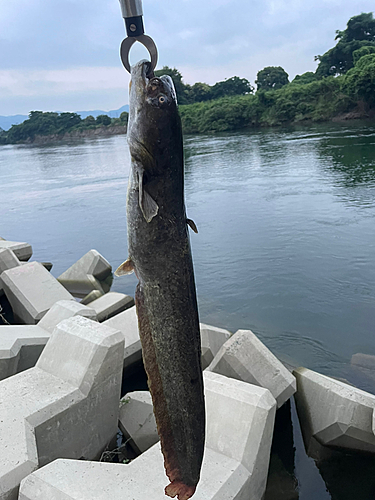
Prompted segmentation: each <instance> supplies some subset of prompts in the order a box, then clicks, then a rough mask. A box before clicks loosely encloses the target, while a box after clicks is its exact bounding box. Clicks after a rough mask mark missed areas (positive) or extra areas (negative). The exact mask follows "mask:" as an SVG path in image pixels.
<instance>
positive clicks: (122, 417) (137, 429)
mask: <svg viewBox="0 0 375 500" xmlns="http://www.w3.org/2000/svg"><path fill="white" fill-rule="evenodd" d="M119 427H120V430H121V431H122V433H123V434H124V436H125V438H126V439H129V444H130V446H131V447H132V448H133V450H134V451H135V452H136V453H137V454H138V455H139V454H140V453H143V452H144V451H146V450H148V449H149V448H151V446H153V445H154V444H155V443H157V442H158V441H159V436H158V429H157V426H156V421H155V415H154V410H153V406H152V398H151V394H150V393H149V391H134V392H129V393H128V394H126V396H124V397H123V398H122V399H121V400H120V412H119Z"/></svg>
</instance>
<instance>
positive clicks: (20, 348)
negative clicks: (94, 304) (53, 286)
mask: <svg viewBox="0 0 375 500" xmlns="http://www.w3.org/2000/svg"><path fill="white" fill-rule="evenodd" d="M77 315H79V316H84V317H86V318H88V319H91V320H93V321H96V313H95V311H94V310H93V309H90V308H89V307H86V306H84V305H82V304H79V303H78V302H76V301H75V300H60V301H59V302H56V304H54V305H53V306H52V307H51V309H50V310H49V311H48V312H47V313H46V314H45V315H44V316H43V318H42V319H41V320H40V321H39V323H38V324H37V325H4V326H1V327H0V380H3V379H4V378H7V377H10V376H11V375H14V374H16V373H19V372H21V371H23V370H27V369H28V368H32V367H33V366H35V364H36V362H37V361H38V358H39V356H40V355H41V353H42V351H43V349H44V346H45V345H46V343H47V341H48V339H49V338H50V336H51V334H52V333H53V330H54V329H55V327H56V326H57V325H58V324H59V323H60V322H61V321H63V320H64V319H68V318H71V317H72V316H77Z"/></svg>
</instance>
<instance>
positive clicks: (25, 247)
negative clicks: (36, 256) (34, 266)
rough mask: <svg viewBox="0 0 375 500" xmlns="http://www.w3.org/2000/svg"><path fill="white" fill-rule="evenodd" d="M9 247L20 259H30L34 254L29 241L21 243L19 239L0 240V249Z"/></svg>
mask: <svg viewBox="0 0 375 500" xmlns="http://www.w3.org/2000/svg"><path fill="white" fill-rule="evenodd" d="M1 248H9V249H10V250H12V251H13V252H14V253H15V254H16V257H17V258H18V259H19V260H22V261H25V260H29V259H30V257H31V256H32V254H33V249H32V247H31V245H29V243H20V242H18V241H7V240H0V249H1Z"/></svg>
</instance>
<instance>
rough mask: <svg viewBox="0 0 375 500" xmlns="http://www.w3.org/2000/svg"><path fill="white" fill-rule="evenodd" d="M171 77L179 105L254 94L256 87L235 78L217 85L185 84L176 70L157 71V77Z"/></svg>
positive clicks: (166, 68)
mask: <svg viewBox="0 0 375 500" xmlns="http://www.w3.org/2000/svg"><path fill="white" fill-rule="evenodd" d="M162 75H169V76H170V77H171V78H172V80H173V83H174V87H175V89H176V94H177V100H178V102H179V104H182V105H184V104H193V103H195V102H204V101H210V100H212V99H220V98H221V97H225V96H233V95H245V94H252V93H253V92H254V87H253V86H252V85H251V84H250V82H249V81H248V80H246V78H239V77H238V76H233V77H232V78H227V79H226V80H223V81H221V82H217V83H215V85H208V84H207V83H202V82H197V83H194V85H188V84H185V83H184V82H183V80H182V75H181V73H180V72H179V71H178V69H176V68H173V69H172V68H169V67H168V66H164V67H163V69H159V70H158V71H155V76H162Z"/></svg>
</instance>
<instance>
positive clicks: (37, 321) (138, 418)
mask: <svg viewBox="0 0 375 500" xmlns="http://www.w3.org/2000/svg"><path fill="white" fill-rule="evenodd" d="M31 256H32V247H31V245H29V244H27V243H22V242H12V241H7V240H4V239H2V238H0V296H2V297H1V304H4V303H5V302H6V303H7V307H6V309H7V310H8V311H10V313H9V314H8V319H9V322H11V323H12V324H5V323H6V318H4V316H3V315H2V314H0V324H1V323H4V324H3V325H2V326H0V333H1V335H0V401H1V402H2V404H1V405H0V421H1V422H2V426H0V450H1V453H0V485H1V488H0V500H17V498H18V499H19V500H40V499H41V498H45V499H47V498H50V496H49V495H51V492H53V497H54V498H55V499H56V500H60V499H61V500H62V499H64V500H67V499H69V498H72V499H73V498H77V497H76V496H75V495H74V493H73V491H75V492H77V491H79V497H80V500H92V498H93V496H94V493H95V498H98V500H106V499H107V498H109V497H110V498H122V497H124V498H125V496H124V495H125V494H126V495H128V496H129V495H130V496H131V497H132V498H133V497H134V498H137V499H140V500H143V499H144V498H154V499H155V500H163V499H164V498H165V497H164V492H163V489H164V486H165V484H166V482H167V479H166V476H165V474H164V469H163V458H162V454H161V452H160V447H159V444H158V435H157V430H156V424H155V420H154V418H153V413H152V402H151V399H150V395H149V393H148V392H147V391H136V392H134V390H135V389H134V388H135V387H137V386H138V387H139V382H137V381H136V379H137V378H139V377H141V378H142V377H144V374H143V375H142V373H143V368H142V351H141V343H140V338H139V332H138V323H137V315H136V311H135V307H134V300H133V298H132V297H129V296H126V295H124V294H122V293H117V292H111V291H110V287H111V283H112V278H113V275H112V267H111V265H110V263H109V262H108V261H107V260H106V259H105V258H104V257H103V256H102V255H100V254H99V253H98V252H97V251H96V250H90V251H89V252H87V254H85V255H84V256H83V257H82V258H81V259H79V260H78V261H77V262H76V263H74V264H73V265H72V266H71V267H70V268H69V269H67V270H66V271H65V272H64V273H63V274H62V275H61V276H59V277H58V278H57V279H56V278H54V277H53V276H52V275H51V273H50V272H49V270H50V269H51V264H48V263H44V264H42V263H38V262H29V259H30V258H31ZM79 300H80V301H79ZM0 313H1V311H0ZM200 329H201V341H202V368H203V370H204V379H205V394H206V411H207V440H206V449H205V459H204V463H203V468H202V481H201V482H200V483H199V485H198V490H197V498H200V497H204V498H206V499H212V500H214V499H215V498H217V496H216V495H217V494H218V492H219V489H221V488H225V489H226V492H227V493H226V495H227V496H226V497H225V498H237V495H239V496H241V498H251V499H252V500H262V499H263V498H264V495H265V498H266V499H267V500H275V498H278V497H277V496H276V497H275V496H271V493H270V491H271V489H272V484H273V485H274V483H273V481H274V480H275V472H274V465H275V449H274V445H275V443H276V442H277V440H280V436H282V435H283V434H285V432H284V429H285V425H287V426H290V425H291V424H288V423H286V424H285V423H284V424H283V426H282V427H283V428H280V425H279V424H278V421H280V418H279V417H280V415H281V414H283V415H284V417H283V418H284V420H285V418H286V419H287V420H288V419H289V420H290V407H291V406H290V401H292V405H294V403H293V400H295V402H296V407H297V413H298V418H299V422H300V425H301V429H302V435H303V439H304V446H305V449H306V452H307V454H308V455H309V456H310V457H313V458H314V459H315V460H316V463H317V465H318V467H319V469H320V465H319V464H320V463H321V464H323V465H322V470H325V469H324V464H326V463H327V460H328V461H329V460H331V459H332V460H335V459H337V461H338V463H341V462H340V460H341V457H343V456H347V454H348V453H349V454H351V455H352V456H356V455H357V456H358V457H362V455H363V454H365V455H366V456H368V457H370V460H374V457H375V396H374V395H373V394H371V393H369V392H365V391H363V390H360V389H358V388H357V387H355V386H353V385H351V384H350V383H349V382H347V381H346V380H341V379H335V378H332V377H328V376H326V375H322V374H320V373H318V372H315V371H313V370H309V369H306V368H292V367H289V366H288V367H287V366H286V365H284V364H283V363H282V362H281V361H280V360H279V359H277V358H276V357H275V356H274V355H273V354H272V353H271V352H270V351H269V349H268V348H267V347H266V346H265V345H264V344H263V343H262V342H261V341H260V340H259V339H258V338H257V336H256V335H255V334H254V333H253V332H251V331H250V330H238V331H237V332H235V333H231V332H229V331H227V330H224V329H221V328H217V327H214V326H210V325H203V324H201V325H200ZM351 366H352V367H353V370H359V371H360V372H361V373H362V374H364V375H365V376H366V377H368V378H369V379H370V380H372V381H373V382H375V357H374V356H370V355H365V354H360V353H358V354H355V355H353V357H352V362H351ZM141 372H142V373H141ZM134 377H135V378H134ZM132 381H133V382H132ZM132 384H133V385H132ZM134 384H135V386H134ZM137 384H138V385H137ZM121 386H122V387H123V388H124V387H127V388H128V389H127V390H126V391H125V392H126V393H125V392H123V393H121ZM132 387H133V388H132ZM129 391H130V392H129ZM121 396H123V397H122V399H121ZM276 410H277V411H276ZM280 412H281V413H280ZM25 425H26V428H27V429H30V433H29V434H30V435H29V434H27V433H26V434H25V433H24V432H23V431H22V432H21V431H19V429H23V428H24V427H25ZM118 429H120V430H121V432H120V434H121V436H122V438H121V439H122V444H121V445H120V447H119V446H118V443H117V446H116V443H115V438H116V434H117V441H118V439H119V438H118V436H119V434H118V432H119V430H118ZM288 432H289V431H288ZM290 446H291V449H293V443H291V444H290ZM272 450H273V451H272ZM292 453H294V452H292ZM104 456H106V457H108V456H111V457H113V458H114V459H117V460H115V461H119V458H118V457H121V460H120V462H121V463H108V464H103V463H100V462H98V461H97V460H98V459H100V457H102V458H101V460H102V461H103V460H105V459H104V458H103V457H104ZM1 457H4V459H2V458H1ZM270 458H271V469H270V472H269V466H270ZM133 459H134V460H133ZM361 460H362V458H361ZM128 462H131V463H130V465H125V464H127V463H128ZM41 466H42V467H41ZM43 466H44V467H43ZM39 467H41V468H39ZM286 467H287V466H286ZM239 471H241V472H240V473H239ZM283 471H284V470H283V469H281V470H279V471H278V473H277V477H282V476H283V475H284V476H285V478H287V480H286V483H287V484H288V485H289V487H290V496H288V497H286V496H285V497H283V500H291V499H292V498H297V497H295V495H294V493H296V492H295V488H296V483H295V478H293V477H292V476H291V475H290V473H289V472H288V471H287V469H286V470H285V471H284V472H283ZM287 472H288V473H287ZM322 474H323V473H322ZM144 477H148V481H147V482H145V481H144V480H143V479H144ZM217 477H220V481H217V479H216V478H217ZM371 477H373V475H372V476H371ZM82 478H85V479H84V480H82ZM119 478H121V480H120V479H119ZM276 480H277V479H276ZM341 481H345V478H342V480H341ZM372 486H374V487H375V484H374V485H372ZM372 486H371V485H370V487H372ZM199 492H200V493H199ZM221 498H222V497H221ZM366 498H367V497H366Z"/></svg>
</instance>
